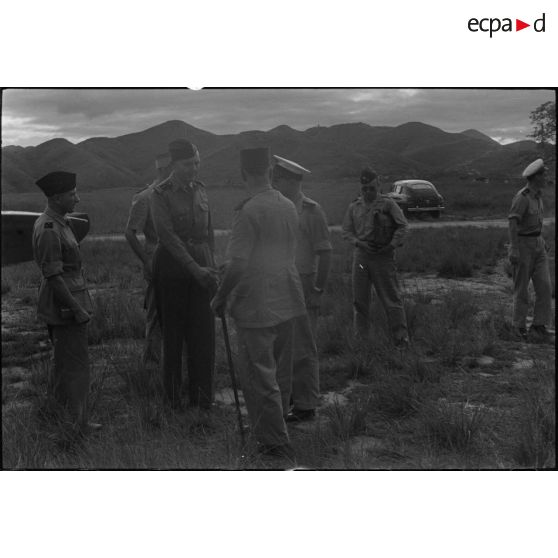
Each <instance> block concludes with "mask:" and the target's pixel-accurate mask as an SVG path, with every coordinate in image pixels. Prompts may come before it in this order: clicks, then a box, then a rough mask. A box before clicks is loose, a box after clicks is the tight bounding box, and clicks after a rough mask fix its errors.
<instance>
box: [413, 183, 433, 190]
mask: <svg viewBox="0 0 558 558" xmlns="http://www.w3.org/2000/svg"><path fill="white" fill-rule="evenodd" d="M407 188H408V189H409V190H414V191H417V190H434V188H433V187H432V185H431V184H409V185H407Z"/></svg>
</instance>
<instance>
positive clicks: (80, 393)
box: [48, 323, 89, 425]
mask: <svg viewBox="0 0 558 558" xmlns="http://www.w3.org/2000/svg"><path fill="white" fill-rule="evenodd" d="M48 332H49V336H50V340H51V343H52V345H53V366H52V367H51V368H50V371H49V378H48V393H49V395H50V396H52V397H53V398H54V400H55V401H56V402H57V403H58V404H59V405H61V406H62V407H64V408H66V409H67V411H68V412H69V414H70V416H71V419H72V421H74V422H76V423H77V424H80V425H81V424H85V423H86V422H87V396H88V394H89V349H88V346H87V323H85V324H71V325H49V326H48Z"/></svg>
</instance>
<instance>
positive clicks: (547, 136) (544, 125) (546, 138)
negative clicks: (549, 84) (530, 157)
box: [529, 101, 556, 146]
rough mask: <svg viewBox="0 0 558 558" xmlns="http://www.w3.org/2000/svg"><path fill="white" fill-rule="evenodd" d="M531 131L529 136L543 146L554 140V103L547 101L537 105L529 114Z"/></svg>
mask: <svg viewBox="0 0 558 558" xmlns="http://www.w3.org/2000/svg"><path fill="white" fill-rule="evenodd" d="M529 118H530V119H531V124H532V125H533V131H532V133H530V134H529V137H531V138H533V139H534V140H535V141H536V142H537V143H541V144H542V145H543V146H544V144H546V143H555V142H556V103H555V102H553V101H548V102H546V103H543V104H542V105H540V106H538V107H537V108H536V109H535V110H534V111H532V112H531V114H530V115H529Z"/></svg>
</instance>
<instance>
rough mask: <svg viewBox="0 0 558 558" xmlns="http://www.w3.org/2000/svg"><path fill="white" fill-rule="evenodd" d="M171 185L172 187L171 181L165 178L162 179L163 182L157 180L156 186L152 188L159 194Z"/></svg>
mask: <svg viewBox="0 0 558 558" xmlns="http://www.w3.org/2000/svg"><path fill="white" fill-rule="evenodd" d="M171 187H172V182H171V180H170V178H166V179H165V180H163V182H159V184H157V186H153V190H154V191H155V192H159V193H160V194H161V193H162V192H164V191H165V190H167V189H168V188H171Z"/></svg>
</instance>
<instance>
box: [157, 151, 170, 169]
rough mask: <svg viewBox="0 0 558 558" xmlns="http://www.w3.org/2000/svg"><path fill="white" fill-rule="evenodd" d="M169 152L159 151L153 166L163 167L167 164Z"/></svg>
mask: <svg viewBox="0 0 558 558" xmlns="http://www.w3.org/2000/svg"><path fill="white" fill-rule="evenodd" d="M169 163H170V153H161V154H159V155H157V157H155V168H156V169H164V168H166V167H168V166H169Z"/></svg>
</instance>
